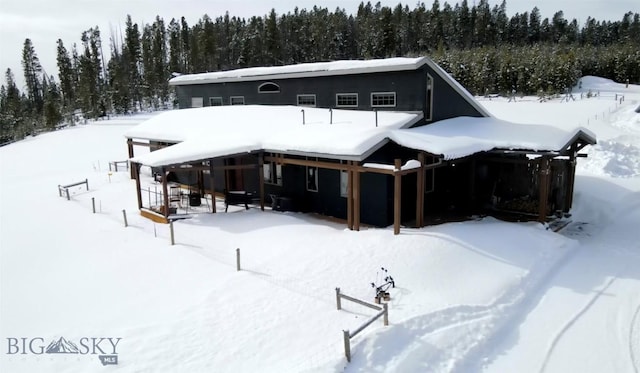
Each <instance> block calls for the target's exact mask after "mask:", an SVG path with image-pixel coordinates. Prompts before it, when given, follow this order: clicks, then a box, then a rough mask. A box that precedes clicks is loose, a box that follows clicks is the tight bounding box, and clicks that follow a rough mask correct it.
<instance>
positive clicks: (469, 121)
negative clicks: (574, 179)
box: [389, 117, 596, 159]
mask: <svg viewBox="0 0 640 373" xmlns="http://www.w3.org/2000/svg"><path fill="white" fill-rule="evenodd" d="M389 137H390V139H391V140H392V141H394V142H396V143H397V144H399V145H402V146H404V147H407V148H411V149H416V150H422V151H425V152H428V153H431V154H437V155H442V156H443V157H444V159H457V158H463V157H466V156H469V155H472V154H475V153H479V152H485V151H490V150H493V149H502V150H528V151H534V152H561V151H562V150H564V149H566V147H567V146H569V145H570V144H571V143H573V142H574V141H575V140H576V139H577V138H578V137H582V138H583V140H584V141H587V142H588V143H590V144H595V142H596V137H595V134H593V133H592V132H591V131H589V130H588V129H585V128H576V129H574V130H572V131H567V130H564V129H560V128H557V127H553V126H548V125H542V124H516V123H511V122H507V121H504V120H500V119H497V118H475V117H458V118H452V119H447V120H442V121H439V122H436V123H433V124H430V125H428V126H422V127H416V128H410V129H403V130H393V131H390V135H389Z"/></svg>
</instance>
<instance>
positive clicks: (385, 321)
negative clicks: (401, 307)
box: [382, 303, 389, 326]
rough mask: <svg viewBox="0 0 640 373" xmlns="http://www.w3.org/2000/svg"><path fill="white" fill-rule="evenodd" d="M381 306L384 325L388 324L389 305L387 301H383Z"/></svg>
mask: <svg viewBox="0 0 640 373" xmlns="http://www.w3.org/2000/svg"><path fill="white" fill-rule="evenodd" d="M382 307H384V316H383V317H384V318H383V320H384V326H389V305H388V304H387V303H383V304H382Z"/></svg>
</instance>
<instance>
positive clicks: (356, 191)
mask: <svg viewBox="0 0 640 373" xmlns="http://www.w3.org/2000/svg"><path fill="white" fill-rule="evenodd" d="M355 164H356V162H354V165H355ZM353 229H355V230H356V231H359V230H360V172H358V171H353Z"/></svg>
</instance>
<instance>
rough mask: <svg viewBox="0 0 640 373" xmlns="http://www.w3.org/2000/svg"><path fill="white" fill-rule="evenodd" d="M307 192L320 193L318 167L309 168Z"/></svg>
mask: <svg viewBox="0 0 640 373" xmlns="http://www.w3.org/2000/svg"><path fill="white" fill-rule="evenodd" d="M316 160H317V159H316ZM307 190H308V191H310V192H317V191H318V167H311V166H307Z"/></svg>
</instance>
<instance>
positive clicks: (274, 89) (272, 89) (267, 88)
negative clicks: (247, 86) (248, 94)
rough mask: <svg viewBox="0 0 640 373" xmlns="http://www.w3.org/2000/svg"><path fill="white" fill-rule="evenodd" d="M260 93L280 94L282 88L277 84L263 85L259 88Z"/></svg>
mask: <svg viewBox="0 0 640 373" xmlns="http://www.w3.org/2000/svg"><path fill="white" fill-rule="evenodd" d="M258 93H280V86H279V85H277V84H276V83H272V82H267V83H262V84H260V86H259V87H258Z"/></svg>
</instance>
